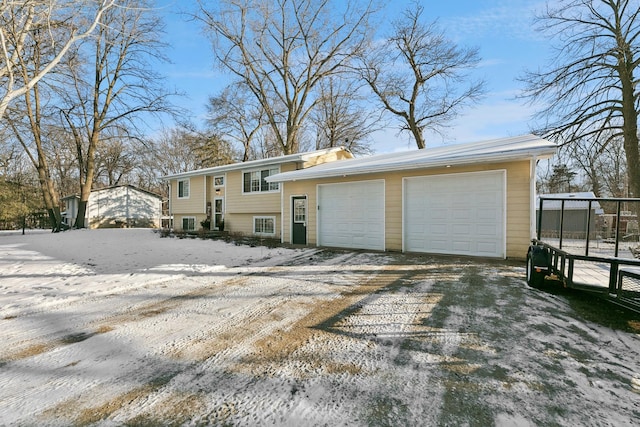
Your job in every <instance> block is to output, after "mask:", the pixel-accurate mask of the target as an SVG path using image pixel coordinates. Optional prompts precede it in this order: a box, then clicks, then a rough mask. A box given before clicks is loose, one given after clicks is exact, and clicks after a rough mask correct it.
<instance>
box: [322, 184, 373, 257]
mask: <svg viewBox="0 0 640 427" xmlns="http://www.w3.org/2000/svg"><path fill="white" fill-rule="evenodd" d="M318 244H319V245H321V246H335V247H340V248H357V249H373V250H384V181H379V180H375V181H359V182H348V183H341V184H323V185H319V186H318Z"/></svg>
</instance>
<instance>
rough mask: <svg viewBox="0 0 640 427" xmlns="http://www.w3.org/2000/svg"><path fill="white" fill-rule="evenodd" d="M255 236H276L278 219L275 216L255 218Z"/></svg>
mask: <svg viewBox="0 0 640 427" xmlns="http://www.w3.org/2000/svg"><path fill="white" fill-rule="evenodd" d="M253 234H262V235H270V236H273V235H275V234H276V217H274V216H254V217H253Z"/></svg>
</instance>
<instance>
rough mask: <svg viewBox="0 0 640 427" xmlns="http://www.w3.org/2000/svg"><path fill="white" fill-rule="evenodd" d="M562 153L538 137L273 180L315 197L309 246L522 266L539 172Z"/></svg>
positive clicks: (370, 160)
mask: <svg viewBox="0 0 640 427" xmlns="http://www.w3.org/2000/svg"><path fill="white" fill-rule="evenodd" d="M556 150H557V146H556V145H555V144H553V143H551V142H549V141H546V140H544V139H542V138H539V137H537V136H535V135H522V136H516V137H509V138H502V139H496V140H488V141H482V142H477V143H469V144H453V145H448V146H441V147H434V148H430V149H424V150H416V151H410V152H398V153H387V154H379V155H375V156H368V157H363V158H357V159H356V158H354V159H348V160H340V161H336V162H329V163H325V164H321V165H317V166H313V167H310V168H307V169H300V170H295V171H289V172H282V173H280V174H277V175H274V176H272V177H269V178H268V180H269V181H270V182H271V181H274V182H281V183H283V190H284V194H283V220H282V222H283V223H282V240H283V241H284V242H290V241H291V231H290V230H291V225H290V224H288V223H287V221H289V219H290V218H291V212H290V211H289V210H288V209H289V205H290V202H289V200H290V199H291V198H295V197H298V196H303V197H308V200H309V204H310V206H309V208H310V209H309V217H308V224H310V228H309V233H310V234H309V235H308V236H307V237H308V244H316V245H318V246H328V247H342V248H353V249H370V250H381V251H382V250H384V251H405V252H421V253H434V254H453V255H470V256H482V257H495V258H509V257H512V258H518V257H522V256H523V255H522V254H525V253H526V250H527V248H528V247H529V244H530V240H531V238H532V237H533V234H534V230H535V206H534V203H535V169H536V162H537V161H538V160H539V159H547V158H549V157H551V156H553V155H554V154H555V152H556Z"/></svg>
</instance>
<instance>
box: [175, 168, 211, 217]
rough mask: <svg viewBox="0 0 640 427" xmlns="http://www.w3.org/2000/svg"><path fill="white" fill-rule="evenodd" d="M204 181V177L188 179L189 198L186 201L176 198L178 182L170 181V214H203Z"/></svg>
mask: <svg viewBox="0 0 640 427" xmlns="http://www.w3.org/2000/svg"><path fill="white" fill-rule="evenodd" d="M206 179H207V177H206V176H204V175H202V176H195V177H191V178H189V198H186V199H179V198H178V180H176V179H172V180H171V212H172V213H173V214H174V215H176V214H194V215H195V214H198V213H202V214H204V213H205V180H206ZM207 184H208V183H207Z"/></svg>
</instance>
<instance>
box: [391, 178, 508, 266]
mask: <svg viewBox="0 0 640 427" xmlns="http://www.w3.org/2000/svg"><path fill="white" fill-rule="evenodd" d="M505 191H506V188H505V172H504V171H492V172H479V173H468V174H449V175H437V176H424V177H413V178H407V179H405V181H404V202H403V203H404V212H405V214H404V218H405V224H404V230H405V231H404V236H405V240H404V241H405V244H404V248H405V250H407V251H415V252H433V253H446V254H460V255H480V256H496V257H503V256H504V250H505V249H504V247H505V243H504V242H505V232H504V229H505V227H504V221H505Z"/></svg>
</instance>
